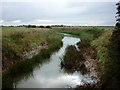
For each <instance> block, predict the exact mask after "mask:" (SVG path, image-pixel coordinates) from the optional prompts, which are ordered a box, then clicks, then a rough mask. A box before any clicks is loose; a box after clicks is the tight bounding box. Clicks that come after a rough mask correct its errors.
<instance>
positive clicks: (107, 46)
mask: <svg viewBox="0 0 120 90" xmlns="http://www.w3.org/2000/svg"><path fill="white" fill-rule="evenodd" d="M101 41H102V42H101ZM119 42H120V31H119V30H114V31H107V32H106V33H104V34H103V35H102V36H100V37H99V38H98V39H96V40H94V41H93V42H92V45H94V46H96V50H97V57H98V58H99V61H100V63H101V65H100V66H101V72H102V75H101V79H102V80H103V85H104V87H106V88H119V85H120V77H119V75H120V71H119V68H120V61H119V60H120V58H119V56H120V50H119V47H120V44H119Z"/></svg>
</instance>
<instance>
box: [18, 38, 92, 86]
mask: <svg viewBox="0 0 120 90" xmlns="http://www.w3.org/2000/svg"><path fill="white" fill-rule="evenodd" d="M62 41H63V47H61V48H60V50H59V51H58V52H56V53H53V54H52V55H51V57H50V62H47V63H43V64H42V65H41V67H40V68H39V67H37V68H35V69H34V71H33V74H32V76H30V77H29V78H27V79H22V80H20V81H19V82H18V83H16V84H17V88H65V87H75V86H76V85H80V84H83V81H84V82H93V81H94V80H92V79H91V78H90V77H89V75H82V74H81V73H80V72H74V73H66V72H64V71H63V70H61V67H60V61H61V58H62V57H63V55H64V54H65V49H66V48H67V47H68V45H75V46H76V48H77V45H76V44H77V42H79V41H80V39H79V38H75V37H70V36H65V37H64V38H63V40H62Z"/></svg>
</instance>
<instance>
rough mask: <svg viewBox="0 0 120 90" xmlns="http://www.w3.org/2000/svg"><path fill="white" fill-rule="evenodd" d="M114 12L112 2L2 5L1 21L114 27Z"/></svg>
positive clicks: (17, 3)
mask: <svg viewBox="0 0 120 90" xmlns="http://www.w3.org/2000/svg"><path fill="white" fill-rule="evenodd" d="M115 12H116V7H115V3H114V2H107V3H106V2H104V3H103V2H102V3H100V2H67V3H56V2H55V3H53V2H51V3H50V2H49V3H47V2H41V3H40V2H39V3H35V2H34V3H33V2H24V3H23V2H20V3H19V2H9V3H3V20H5V21H6V22H10V21H15V20H21V24H25V23H26V24H27V23H29V24H30V23H36V24H56V23H60V24H81V25H85V24H87V23H88V24H90V23H91V22H92V23H91V24H94V22H96V23H98V24H99V25H114V24H115ZM35 20H52V22H34V21H35ZM7 24H8V23H7ZM9 24H11V23H9Z"/></svg>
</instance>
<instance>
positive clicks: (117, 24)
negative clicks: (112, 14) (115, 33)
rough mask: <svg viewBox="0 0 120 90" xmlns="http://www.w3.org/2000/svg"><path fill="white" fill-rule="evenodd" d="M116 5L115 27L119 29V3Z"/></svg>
mask: <svg viewBox="0 0 120 90" xmlns="http://www.w3.org/2000/svg"><path fill="white" fill-rule="evenodd" d="M116 5H117V13H116V14H117V16H116V18H117V19H116V21H117V23H116V27H117V28H119V29H120V1H119V2H118V3H117V4H116Z"/></svg>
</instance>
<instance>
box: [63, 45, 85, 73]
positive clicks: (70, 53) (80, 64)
mask: <svg viewBox="0 0 120 90" xmlns="http://www.w3.org/2000/svg"><path fill="white" fill-rule="evenodd" d="M84 61H85V59H84V57H83V55H82V54H81V53H80V51H77V49H76V47H75V46H68V48H66V53H65V55H64V57H63V61H62V62H61V66H63V67H64V68H65V69H68V70H71V71H73V72H74V71H81V72H82V73H83V74H84V73H85V72H86V68H85V65H84Z"/></svg>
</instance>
